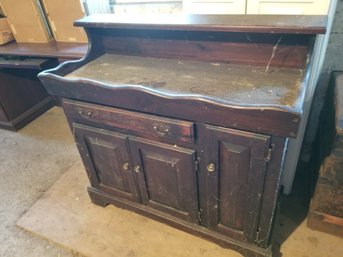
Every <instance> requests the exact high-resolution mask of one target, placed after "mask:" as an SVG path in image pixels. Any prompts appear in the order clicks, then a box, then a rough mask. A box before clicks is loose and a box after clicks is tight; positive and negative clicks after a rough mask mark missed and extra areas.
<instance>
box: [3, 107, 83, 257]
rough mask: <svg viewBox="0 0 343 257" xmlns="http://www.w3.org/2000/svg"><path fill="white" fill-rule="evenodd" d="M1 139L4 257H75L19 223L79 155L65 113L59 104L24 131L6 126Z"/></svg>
mask: <svg viewBox="0 0 343 257" xmlns="http://www.w3.org/2000/svg"><path fill="white" fill-rule="evenodd" d="M0 144H1V147H0V256H1V257H36V256H37V257H50V256H54V257H59V256H60V257H62V256H63V257H64V256H65V257H69V256H75V255H73V254H72V253H71V252H70V251H66V250H64V249H62V248H59V247H58V246H56V245H52V244H50V243H49V242H48V241H46V240H42V239H40V238H37V237H33V236H32V235H31V234H30V233H28V232H26V231H24V230H22V229H19V228H17V227H16V226H15V223H16V221H17V220H18V219H19V218H20V217H21V216H22V215H23V213H25V212H26V211H27V210H28V209H29V208H30V207H31V206H32V205H33V204H34V203H35V202H36V200H37V199H38V198H39V197H40V196H41V195H42V194H43V193H44V192H45V191H46V190H47V189H49V188H50V187H51V186H52V185H53V184H54V183H55V182H56V180H57V179H58V178H59V177H60V176H61V175H62V174H63V173H64V172H65V171H66V170H68V168H69V167H71V166H72V165H73V163H74V162H76V161H78V160H79V155H78V153H77V150H76V147H75V145H74V142H73V138H72V136H71V133H70V132H69V127H68V125H67V123H66V120H65V117H64V114H63V113H62V112H61V110H60V109H59V108H53V109H51V110H50V111H48V112H46V113H45V114H44V115H42V116H40V117H39V118H38V119H36V120H35V121H34V122H32V123H30V124H29V125H28V126H26V127H25V128H23V129H21V130H20V131H19V132H11V131H6V130H1V129H0Z"/></svg>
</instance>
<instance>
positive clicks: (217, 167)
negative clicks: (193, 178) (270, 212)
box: [202, 125, 270, 241]
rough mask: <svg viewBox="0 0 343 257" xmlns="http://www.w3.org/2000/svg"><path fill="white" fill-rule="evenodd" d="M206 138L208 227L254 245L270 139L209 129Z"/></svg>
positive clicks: (227, 130) (206, 129) (206, 128)
mask: <svg viewBox="0 0 343 257" xmlns="http://www.w3.org/2000/svg"><path fill="white" fill-rule="evenodd" d="M204 134H205V137H204V141H205V143H206V145H204V148H205V149H206V152H207V153H208V154H206V155H204V157H203V158H204V164H202V167H206V168H205V169H206V170H205V174H206V180H207V182H206V183H207V193H206V194H207V206H205V208H206V209H205V211H206V212H207V215H206V217H208V221H207V222H208V223H207V225H208V226H209V227H211V228H212V229H215V230H218V231H220V232H221V233H224V234H227V235H229V236H234V237H236V238H239V239H244V240H249V241H251V240H253V238H254V237H255V235H256V228H257V225H258V218H259V208H260V203H261V198H262V193H263V184H264V175H265V171H266V162H267V160H266V156H267V154H268V150H269V144H270V137H269V136H264V135H258V134H252V133H247V132H240V131H235V130H231V129H225V128H219V127H214V126H208V125H206V126H205V131H204ZM210 165H212V166H210ZM203 174H204V173H203Z"/></svg>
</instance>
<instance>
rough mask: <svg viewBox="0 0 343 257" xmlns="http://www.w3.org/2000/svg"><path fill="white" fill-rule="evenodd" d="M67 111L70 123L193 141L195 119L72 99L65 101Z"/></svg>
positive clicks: (159, 137) (171, 139) (149, 136)
mask: <svg viewBox="0 0 343 257" xmlns="http://www.w3.org/2000/svg"><path fill="white" fill-rule="evenodd" d="M63 107H64V110H65V112H66V114H67V116H68V117H69V119H70V121H71V122H79V123H83V124H89V125H94V124H97V125H98V126H101V124H103V125H105V126H107V127H108V126H111V127H114V128H117V129H119V130H120V131H122V132H125V133H129V134H132V135H137V136H142V137H145V138H153V139H162V140H167V141H180V142H186V143H193V142H194V124H193V122H188V121H181V120H174V119H169V118H162V117H158V116H154V115H148V114H141V113H137V112H132V111H126V110H122V109H116V108H112V107H105V106H100V105H95V104H89V103H81V102H77V101H73V100H64V101H63Z"/></svg>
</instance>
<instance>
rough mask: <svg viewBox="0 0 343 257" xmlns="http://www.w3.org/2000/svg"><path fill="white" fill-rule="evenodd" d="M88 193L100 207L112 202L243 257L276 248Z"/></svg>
mask: <svg viewBox="0 0 343 257" xmlns="http://www.w3.org/2000/svg"><path fill="white" fill-rule="evenodd" d="M88 193H89V196H90V198H91V200H92V202H93V203H94V204H97V205H100V206H102V207H105V206H107V205H108V204H113V205H115V206H117V207H120V208H124V209H128V210H131V211H134V212H136V213H139V214H141V215H144V216H147V217H149V218H152V219H154V220H157V221H160V222H163V223H165V224H168V225H171V226H173V227H175V228H178V229H181V230H183V231H185V232H188V233H191V234H193V235H196V236H199V237H202V238H204V239H207V240H210V241H212V242H215V243H217V244H219V245H220V246H222V247H225V248H230V249H232V250H235V251H237V252H239V253H240V254H242V255H243V256H244V257H272V256H274V253H275V251H276V250H277V249H272V248H271V247H269V248H267V249H264V248H259V247H256V246H254V245H252V244H249V243H246V242H242V241H238V240H235V239H232V238H228V237H225V236H223V235H221V234H218V233H216V232H214V231H211V230H209V229H206V228H205V227H202V226H199V225H197V224H190V223H187V222H185V221H183V220H180V219H177V218H174V217H172V216H169V215H166V214H165V213H160V212H159V211H156V210H154V209H152V208H149V207H147V206H144V205H141V204H138V203H135V202H131V201H129V200H125V199H122V198H117V197H114V196H112V195H109V194H107V193H105V192H103V191H101V190H99V189H97V188H94V187H88ZM275 254H276V253H275Z"/></svg>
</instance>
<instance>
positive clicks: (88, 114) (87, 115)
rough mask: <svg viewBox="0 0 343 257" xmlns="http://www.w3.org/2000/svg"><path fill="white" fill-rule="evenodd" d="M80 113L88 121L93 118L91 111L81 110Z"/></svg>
mask: <svg viewBox="0 0 343 257" xmlns="http://www.w3.org/2000/svg"><path fill="white" fill-rule="evenodd" d="M78 113H79V114H80V115H81V116H82V117H84V118H86V119H89V118H90V117H91V116H92V112H91V111H84V110H79V111H78Z"/></svg>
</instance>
